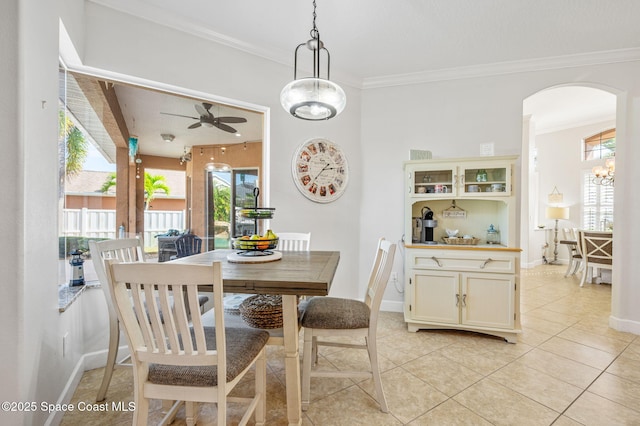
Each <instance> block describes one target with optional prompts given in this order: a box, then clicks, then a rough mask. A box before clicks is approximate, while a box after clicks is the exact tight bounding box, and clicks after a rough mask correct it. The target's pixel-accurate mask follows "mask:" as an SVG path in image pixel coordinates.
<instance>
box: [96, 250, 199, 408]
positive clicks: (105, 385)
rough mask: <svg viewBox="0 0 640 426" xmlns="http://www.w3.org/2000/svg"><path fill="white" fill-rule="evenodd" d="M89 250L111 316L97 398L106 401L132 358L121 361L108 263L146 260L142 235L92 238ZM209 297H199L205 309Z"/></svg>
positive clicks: (118, 327)
mask: <svg viewBox="0 0 640 426" xmlns="http://www.w3.org/2000/svg"><path fill="white" fill-rule="evenodd" d="M89 250H90V253H91V260H92V261H93V267H94V268H95V271H96V274H97V275H98V280H99V281H100V284H101V286H102V291H103V293H104V298H105V301H106V302H107V310H108V315H109V347H108V350H107V364H106V365H105V367H104V375H103V376H102V383H101V384H100V388H99V389H98V395H97V396H96V401H98V402H100V401H103V400H104V399H105V398H106V396H107V390H108V389H109V383H111V377H112V376H113V370H114V368H115V367H116V365H127V364H125V363H126V362H127V360H128V359H129V357H128V356H127V357H125V358H124V359H122V360H120V361H118V360H117V358H118V345H119V343H120V325H119V321H118V315H117V314H116V311H115V307H114V306H113V301H112V300H111V293H110V292H109V290H108V288H109V287H108V281H107V272H106V268H105V262H106V261H107V260H110V259H118V260H119V261H121V262H144V261H145V257H144V245H143V243H142V240H141V239H140V238H121V239H115V240H104V241H94V240H90V241H89ZM208 300H209V297H207V296H205V295H201V296H199V304H200V309H202V308H203V307H204V305H205V303H207V301H208Z"/></svg>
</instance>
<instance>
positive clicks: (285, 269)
mask: <svg viewBox="0 0 640 426" xmlns="http://www.w3.org/2000/svg"><path fill="white" fill-rule="evenodd" d="M234 253H236V251H235V250H213V251H208V252H205V253H200V254H196V255H193V256H189V257H183V258H181V259H177V260H173V261H172V263H182V264H191V265H209V264H211V263H212V262H215V261H219V262H221V263H222V280H223V286H224V291H225V293H250V294H275V295H281V296H282V318H283V327H282V333H283V345H284V353H285V376H286V393H287V418H288V422H289V425H301V424H302V408H301V395H300V361H299V344H298V330H299V328H298V306H297V299H298V298H297V296H326V295H327V294H329V290H330V289H331V283H332V281H333V277H334V275H335V273H336V270H337V268H338V262H339V260H340V252H338V251H304V252H303V251H290V252H289V251H287V252H282V258H281V259H279V260H275V261H260V260H258V259H247V260H246V262H245V261H242V260H240V261H237V260H236V259H237V257H238V256H233V254H234ZM230 255H231V257H232V258H233V261H229V259H228V257H230ZM265 259H268V258H266V257H265ZM205 290H206V289H205Z"/></svg>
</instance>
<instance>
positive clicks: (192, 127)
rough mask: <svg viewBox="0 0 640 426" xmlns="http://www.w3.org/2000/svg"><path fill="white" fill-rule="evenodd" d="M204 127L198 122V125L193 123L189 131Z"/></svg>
mask: <svg viewBox="0 0 640 426" xmlns="http://www.w3.org/2000/svg"><path fill="white" fill-rule="evenodd" d="M200 126H202V124H201V123H200V122H199V121H198V122H197V123H193V124H192V125H191V126H189V127H188V128H189V129H196V128H198V127H200Z"/></svg>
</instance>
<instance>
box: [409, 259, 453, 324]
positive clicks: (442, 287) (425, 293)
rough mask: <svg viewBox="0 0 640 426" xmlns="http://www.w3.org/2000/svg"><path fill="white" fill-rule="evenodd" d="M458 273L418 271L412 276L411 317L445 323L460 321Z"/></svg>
mask: <svg viewBox="0 0 640 426" xmlns="http://www.w3.org/2000/svg"><path fill="white" fill-rule="evenodd" d="M459 282H460V274H459V273H457V272H449V271H419V272H416V273H415V274H414V276H413V278H412V284H413V298H412V301H411V302H412V303H411V317H412V318H413V319H415V320H422V321H431V322H439V323H445V324H459V323H460V308H459V306H458V305H459V303H458V300H459V292H458V288H459Z"/></svg>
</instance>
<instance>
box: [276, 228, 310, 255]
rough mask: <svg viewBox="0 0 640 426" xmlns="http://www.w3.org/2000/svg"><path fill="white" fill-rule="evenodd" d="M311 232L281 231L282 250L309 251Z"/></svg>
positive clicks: (280, 247) (279, 246) (279, 245)
mask: <svg viewBox="0 0 640 426" xmlns="http://www.w3.org/2000/svg"><path fill="white" fill-rule="evenodd" d="M310 245H311V232H307V233H303V232H279V233H278V247H277V248H276V250H281V251H309V247H310Z"/></svg>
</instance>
